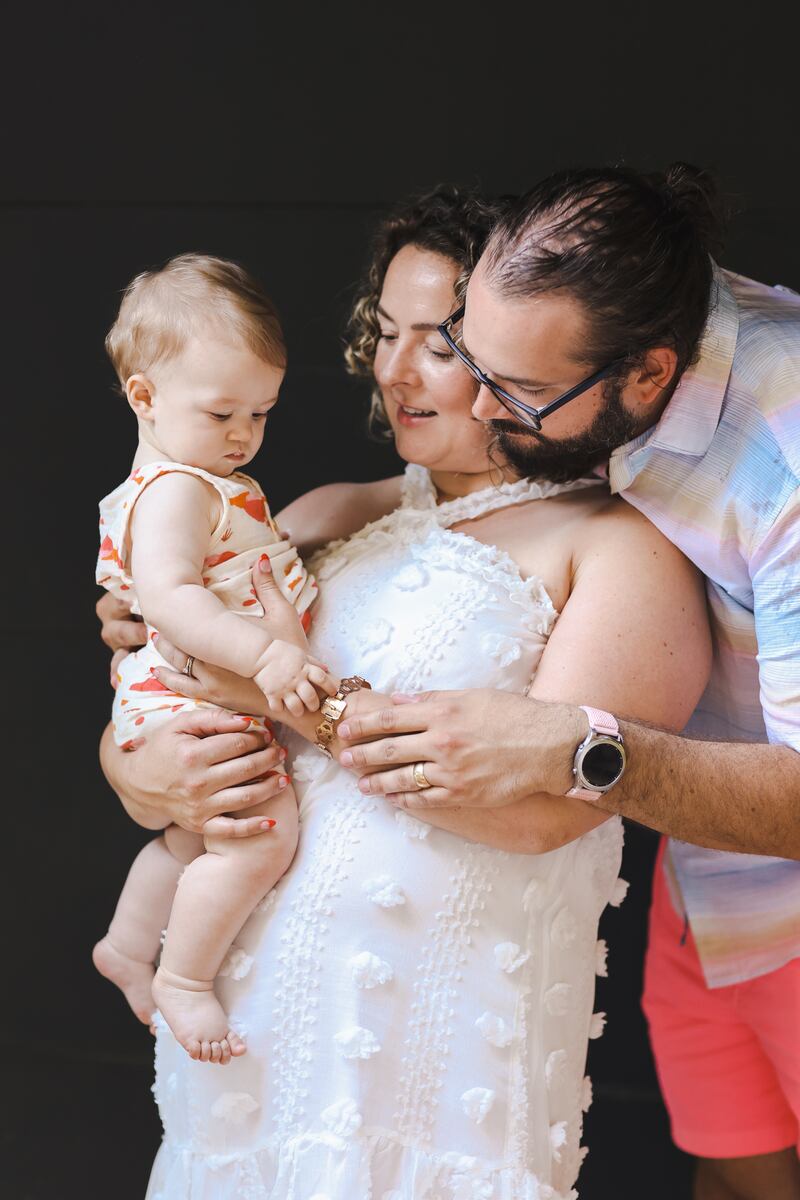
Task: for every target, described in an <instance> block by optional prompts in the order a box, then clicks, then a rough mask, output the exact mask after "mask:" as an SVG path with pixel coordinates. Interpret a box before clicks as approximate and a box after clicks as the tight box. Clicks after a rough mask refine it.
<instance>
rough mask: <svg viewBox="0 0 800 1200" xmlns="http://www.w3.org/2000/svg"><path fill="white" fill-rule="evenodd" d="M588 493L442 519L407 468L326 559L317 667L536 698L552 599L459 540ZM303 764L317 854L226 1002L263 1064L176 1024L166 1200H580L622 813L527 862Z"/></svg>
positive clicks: (166, 1106)
mask: <svg viewBox="0 0 800 1200" xmlns="http://www.w3.org/2000/svg"><path fill="white" fill-rule="evenodd" d="M587 482H588V481H587ZM582 486H585V484H584V483H583V482H581V483H577V484H570V485H553V484H541V483H532V482H530V481H527V480H521V481H519V482H517V483H513V484H506V485H503V486H501V487H500V488H488V489H486V490H484V491H481V492H479V493H476V494H474V495H471V496H468V497H465V498H462V499H457V500H454V501H451V502H448V503H445V504H442V505H440V506H438V507H437V505H436V497H435V493H434V490H433V487H432V484H431V481H430V477H429V475H428V473H427V472H426V471H424V470H422V469H421V468H418V467H409V468H408V469H407V472H406V479H405V489H404V499H403V503H402V505H401V506H400V508H398V509H397V510H396V511H395V512H393V513H391V514H390V515H389V516H387V517H384V518H382V519H381V520H379V521H376V522H374V523H373V524H371V525H368V526H367V527H366V528H365V529H364V530H362V531H361V532H360V533H358V534H356V535H354V536H353V537H351V538H350V539H348V540H347V541H344V542H339V543H335V544H333V545H331V546H329V547H327V548H326V550H324V551H323V552H322V553H321V554H320V555H319V556H318V557H317V558H316V560H315V561H313V562H312V564H311V565H312V568H313V569H314V570H315V571H316V574H317V578H318V579H319V581H320V599H319V601H318V606H317V608H316V610H315V618H314V627H313V630H312V634H311V640H312V646H313V649H314V651H315V653H318V654H324V660H325V662H326V663H328V664H329V665H330V667H331V669H332V671H333V673H334V674H337V673H338V674H342V675H345V674H348V675H349V674H353V673H354V672H358V673H359V674H362V675H364V676H366V678H368V679H369V680H371V682H372V683H373V686H374V687H375V689H376V690H378V691H382V692H391V691H393V690H404V691H412V690H416V689H425V688H463V687H489V688H499V689H505V690H507V691H515V692H523V691H524V689H525V688H526V686H527V685H528V683H529V682H530V680H531V678H532V676H533V674H534V673H535V671H536V667H537V664H538V662H539V659H540V657H541V654H542V651H543V648H544V646H545V643H546V640H547V637H548V634H549V633H550V630H551V629H552V626H553V623H554V621H555V619H556V616H557V614H556V612H555V610H554V608H553V605H552V603H551V601H550V599H549V598H548V596H547V594H546V593H545V591H544V588H543V586H542V584H541V582H540V581H538V580H537V579H535V578H534V579H528V580H523V579H522V578H521V577H520V574H519V571H518V569H517V567H516V566H515V564H514V563H513V562H512V561H511V559H510V558H509V557H508V556H507V555H506V554H505V553H503V552H501V551H498V550H496V549H494V548H492V547H488V546H485V545H483V544H481V543H480V542H478V541H476V540H474V539H473V538H471V537H469V536H467V535H465V534H463V533H460V532H453V531H451V530H450V529H449V528H448V526H450V525H452V524H454V523H456V522H459V521H462V520H464V519H468V518H470V517H476V516H478V515H480V514H482V513H486V512H488V511H491V510H492V509H496V508H500V507H504V506H507V505H510V504H519V503H524V502H527V501H529V500H532V499H536V498H537V497H543V496H549V495H554V494H556V493H558V492H560V491H564V490H568V489H570V488H577V487H582ZM294 749H295V751H296V753H295V757H294V763H293V775H294V781H295V787H296V789H297V793H298V798H299V803H300V817H301V833H300V846H299V850H298V853H297V857H296V859H295V861H294V863H293V865H292V866H291V868H290V869H289V871H288V873H287V875H286V876H285V877H284V878H283V879H282V880H281V881H280V883H279V884H278V886H277V887H276V888H275V889H274V890H273V891H272V892H271V893H270V894H269V896H267V897H266V899H265V900H264V901H263V902H262V903H261V905H259V908H258V909H257V911H256V912H255V913H254V914H253V916H252V917H251V918H250V920H249V921H248V922H247V924H246V925H245V926H244V928H243V929H242V931H241V932H240V934H239V936H238V937H237V939H236V943H235V945H234V946H233V948H232V949H231V951H230V953H229V954H228V956H227V958H226V960H225V962H224V964H223V967H222V971H221V975H222V978H221V979H219V980H218V984H217V986H218V990H219V994H220V996H221V998H222V1001H223V1003H224V1004H225V1006H226V1008H227V1011H228V1012H229V1013H230V1014H231V1017H232V1023H233V1025H234V1027H235V1028H237V1029H239V1030H240V1031H241V1032H242V1033H243V1034H244V1035H245V1036H246V1037H247V1044H248V1053H247V1054H246V1055H245V1056H244V1057H243V1058H240V1059H237V1060H235V1061H234V1062H232V1063H231V1064H230V1065H229V1066H227V1067H224V1068H222V1067H217V1066H212V1065H209V1064H203V1063H195V1062H192V1061H191V1060H190V1059H189V1058H188V1056H187V1055H186V1054H185V1052H184V1051H183V1050H182V1049H181V1048H180V1047H178V1046H177V1045H176V1043H175V1041H174V1039H173V1037H172V1035H171V1034H170V1032H169V1030H168V1029H167V1028H166V1027H165V1026H164V1024H163V1022H160V1020H159V1032H158V1039H157V1051H156V1084H155V1087H154V1091H155V1095H156V1099H157V1101H158V1105H159V1108H160V1112H161V1117H162V1121H163V1124H164V1129H165V1136H164V1142H163V1145H162V1147H161V1149H160V1151H159V1154H158V1157H157V1159H156V1163H155V1166H154V1168H153V1174H152V1177H151V1181H150V1187H149V1190H148V1193H147V1195H148V1200H501V1198H502V1200H565V1198H567V1197H570V1198H573V1197H575V1196H576V1195H577V1193H576V1192H575V1191H574V1190H573V1185H574V1183H575V1180H576V1177H577V1173H578V1168H579V1165H580V1161H581V1150H580V1146H579V1141H580V1135H581V1125H582V1114H583V1112H585V1111H586V1109H587V1107H588V1105H589V1103H590V1099H591V1087H590V1084H589V1081H588V1080H587V1079H585V1078H584V1066H585V1058H586V1049H587V1039H588V1038H589V1037H594V1036H598V1035H599V1034H600V1033H601V1032H602V1025H603V1015H602V1014H599V1013H596V1014H593V1013H592V1006H593V997H594V982H595V974H596V973H600V974H604V973H605V947H604V946H603V945H602V943H598V942H597V924H598V919H599V916H600V913H601V912H602V910H603V908H604V907H605V905H606V903H608V902H609V901H611V902H612V903H613V902H618V901H619V899H620V898H621V894H622V893H623V891H624V885H623V884H622V882H621V881H619V880H618V879H617V873H618V869H619V862H620V855H621V848H622V830H621V824H620V821H619V819H618V818H616V817H614V818H612V819H611V820H609V821H607V822H606V823H605V824H603V825H601V826H600V827H598V828H597V829H595V830H593V831H592V832H590V833H588V834H586V835H585V836H584V837H582V838H579V839H578V840H576V841H574V842H572V843H571V844H569V845H567V846H564V847H562V848H561V849H559V850H555V851H552V852H550V853H548V854H543V855H529V856H526V855H521V854H508V853H505V852H502V851H498V850H494V849H490V848H488V847H485V846H480V845H476V844H473V843H471V842H468V841H466V840H464V839H463V838H460V837H457V836H454V835H452V834H449V833H445V832H442V831H439V830H436V829H433V828H432V827H430V826H428V825H425V824H424V823H422V822H421V821H419V820H417V819H416V818H414V817H412V816H410V815H408V814H407V813H404V812H401V811H397V810H395V809H394V808H392V806H391V805H389V804H388V803H386V802H385V801H383V800H382V799H380V798H375V797H367V796H362V795H361V793H360V792H359V791H358V788H357V787H356V784H355V781H354V778H353V777H352V776H351V775H350V774H349V773H348V772H346V771H344V770H343V769H342V768H341V767H339V766H338V764H337V763H335V762H333V761H331V760H330V759H327V758H325V757H324V756H323V755H322V754H321V753H320V752H319V751H317V750H316V749H315V748H313V747H309V746H308V744H307V743H305V742H300V741H299V739H298V740H297V741H296V742H295V743H294ZM498 770H502V763H498Z"/></svg>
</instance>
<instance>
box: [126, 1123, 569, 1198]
mask: <svg viewBox="0 0 800 1200" xmlns="http://www.w3.org/2000/svg"><path fill="white" fill-rule="evenodd" d="M382 1179H383V1180H386V1181H387V1182H388V1181H390V1182H388V1186H386V1184H382V1183H381V1180H382ZM334 1196H347V1197H348V1198H349V1200H577V1197H578V1193H577V1191H576V1190H575V1189H574V1188H573V1189H571V1190H570V1191H568V1192H559V1191H557V1190H556V1189H555V1188H553V1187H551V1186H550V1185H549V1184H546V1183H543V1182H541V1181H540V1180H539V1179H538V1178H537V1176H536V1175H534V1174H533V1173H532V1172H530V1171H525V1170H519V1169H516V1168H514V1167H509V1166H500V1165H490V1164H487V1163H485V1162H482V1161H481V1160H479V1159H478V1158H475V1157H473V1156H471V1155H465V1154H460V1153H458V1152H450V1153H438V1154H434V1153H429V1152H427V1151H424V1150H421V1149H419V1148H418V1147H415V1146H411V1145H408V1144H406V1143H404V1141H403V1139H402V1138H399V1137H398V1136H397V1135H396V1134H393V1133H390V1132H388V1131H381V1130H363V1129H362V1130H361V1131H359V1132H358V1133H356V1134H355V1135H352V1136H350V1137H340V1136H339V1135H338V1134H336V1133H326V1132H320V1133H317V1134H302V1135H300V1136H297V1137H294V1138H289V1139H287V1140H284V1141H283V1142H282V1143H280V1144H278V1143H277V1142H276V1143H275V1144H272V1145H267V1146H263V1147H261V1148H259V1149H254V1150H250V1151H247V1152H231V1153H228V1154H222V1153H215V1154H203V1153H200V1152H198V1151H197V1150H193V1149H191V1148H189V1147H188V1146H187V1147H183V1146H179V1145H175V1144H173V1143H170V1142H163V1143H162V1145H161V1148H160V1150H159V1152H158V1155H157V1157H156V1160H155V1163H154V1164H153V1173H152V1176H151V1178H150V1186H149V1188H148V1191H147V1196H146V1200H166V1198H167V1197H169V1200H330V1198H331V1197H334Z"/></svg>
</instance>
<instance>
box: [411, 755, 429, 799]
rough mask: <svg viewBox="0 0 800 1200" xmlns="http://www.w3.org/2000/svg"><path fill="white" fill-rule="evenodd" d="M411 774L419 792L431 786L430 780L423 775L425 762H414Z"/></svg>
mask: <svg viewBox="0 0 800 1200" xmlns="http://www.w3.org/2000/svg"><path fill="white" fill-rule="evenodd" d="M411 774H412V775H413V776H414V783H415V784H416V785H417V789H418V790H419V791H420V792H424V791H425V788H429V787H432V786H433V785H432V784H431V782H430V780H429V779H427V778H426V776H425V764H424V763H421V762H418V763H414V769H413V770H412V772H411Z"/></svg>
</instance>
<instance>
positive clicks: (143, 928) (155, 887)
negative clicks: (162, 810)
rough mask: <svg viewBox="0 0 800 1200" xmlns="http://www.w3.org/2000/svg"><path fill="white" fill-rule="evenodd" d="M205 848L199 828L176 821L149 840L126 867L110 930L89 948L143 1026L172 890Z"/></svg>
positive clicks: (148, 1015)
mask: <svg viewBox="0 0 800 1200" xmlns="http://www.w3.org/2000/svg"><path fill="white" fill-rule="evenodd" d="M203 849H204V846H203V839H202V837H201V836H200V834H199V833H187V832H186V830H185V829H179V828H178V826H177V825H170V826H169V827H168V828H167V829H166V830H165V832H164V835H163V836H162V837H157V838H154V839H153V841H151V842H148V843H147V845H146V846H145V847H144V849H143V850H141V851H140V852H139V854H138V855H137V856H136V858H135V859H134V862H133V866H132V867H131V869H130V871H129V872H128V878H127V880H126V881H125V886H124V887H123V889H122V893H121V895H120V898H119V900H118V902H117V907H116V911H115V913H114V917H113V919H112V921H111V924H110V925H109V927H108V933H107V934H106V936H105V937H104V938H101V939H100V941H99V942H98V943H97V945H96V946H95V948H94V950H93V952H92V960H93V962H94V965H95V967H96V968H97V970H98V971H99V972H100V974H101V975H104V976H105V978H106V979H110V980H111V982H112V983H115V984H116V985H117V987H118V988H119V989H120V990H121V991H122V992H123V993H124V995H125V999H126V1000H127V1001H128V1004H129V1005H130V1006H131V1008H132V1009H133V1011H134V1013H135V1014H136V1016H137V1017H138V1018H139V1020H140V1021H143V1022H144V1024H145V1025H149V1024H150V1022H151V1020H152V1014H153V997H152V985H153V975H154V974H155V961H156V959H157V958H158V953H159V950H160V948H161V932H162V930H163V929H164V927H165V926H166V924H167V921H168V920H169V914H170V909H171V908H172V901H173V899H174V896H175V889H176V887H177V886H178V880H179V878H180V875H181V871H183V869H184V868H185V866H186V865H187V864H188V863H190V862H192V860H193V859H195V858H197V856H198V855H199V854H202V853H203Z"/></svg>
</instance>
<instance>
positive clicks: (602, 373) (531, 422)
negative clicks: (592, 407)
mask: <svg viewBox="0 0 800 1200" xmlns="http://www.w3.org/2000/svg"><path fill="white" fill-rule="evenodd" d="M465 309H466V305H464V304H462V306H461V308H458V309H456V311H455V312H454V313H453V314H452V315H451V316H449V317H448V318H447V320H446V321H444V322H443V323H442V324H441V325H439V326H438V330H439V333H440V334H441V335H442V337H443V338H444V340H445V341H446V342H447V345H448V346H449V347H450V349H451V350H452V351H453V353H454V354H455V355H456V357H457V358H459V359H460V360H461V362H462V363H463V364H464V366H465V367H466V368H467V370H468V371H469V373H470V375H472V376H474V378H475V379H477V381H478V383H480V384H481V385H482V386H483V387H485V388H488V389H489V391H490V392H491V393H492V395H493V396H496V397H497V399H498V400H499V401H500V403H501V404H502V405H503V407H504V408H505V409H507V410H508V411H509V412H510V413H511V415H512V416H513V417H516V418H517V419H518V420H519V421H521V422H522V423H523V424H524V425H527V426H528V427H529V428H530V429H535V430H537V431H538V430H539V429H541V428H542V420H543V418H544V417H549V416H550V413H554V412H555V411H556V409H559V408H563V407H564V405H565V404H569V402H570V400H574V399H575V397H576V396H581V395H582V394H583V393H584V392H588V390H589V388H592V387H594V385H595V384H596V383H600V381H601V379H607V378H608V376H609V375H612V374H613V373H614V371H616V370H617V368H618V367H620V366H621V365H622V363H623V362H624V361H625V359H624V358H615V359H614V361H613V362H612V363H609V364H608V366H607V367H602V368H601V369H600V370H599V371H595V373H594V374H593V375H590V376H589V377H588V378H587V379H584V380H582V381H581V382H580V383H576V384H575V386H574V387H571V388H570V389H569V391H567V392H563V393H562V394H561V395H560V396H556V398H555V400H551V401H550V403H549V404H545V405H543V406H542V407H541V408H532V407H531V405H530V404H524V403H523V402H522V400H517V398H516V397H515V396H512V395H511V393H510V392H507V391H506V390H505V388H501V387H500V384H499V383H495V382H494V380H493V379H490V378H489V376H488V375H486V374H485V373H484V372H483V371H482V370H481V369H480V367H479V366H478V365H477V363H474V362H473V361H472V359H471V358H470V357H469V355H468V354H466V353H465V352H464V350H462V348H461V346H459V345H458V343H457V342H456V341H455V339H454V338H453V335H452V333H451V332H450V331H451V329H452V328H453V326H454V325H457V324H458V322H459V321H461V320H462V319H463V317H464V312H465Z"/></svg>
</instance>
